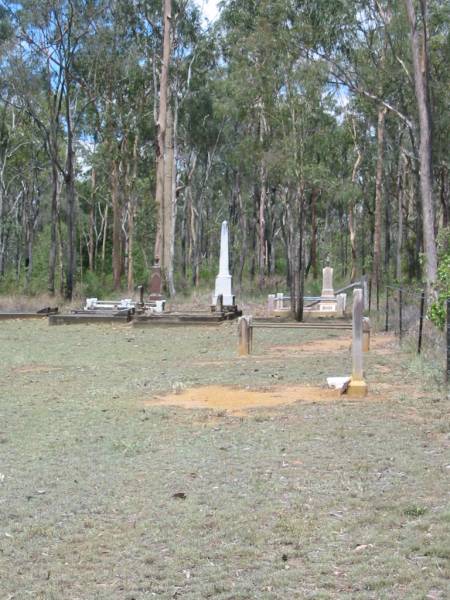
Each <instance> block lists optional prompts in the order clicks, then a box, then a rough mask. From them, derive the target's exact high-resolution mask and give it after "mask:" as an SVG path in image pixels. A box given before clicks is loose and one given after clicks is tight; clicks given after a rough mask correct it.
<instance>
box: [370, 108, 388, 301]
mask: <svg viewBox="0 0 450 600" xmlns="http://www.w3.org/2000/svg"><path fill="white" fill-rule="evenodd" d="M385 121H386V108H385V107H384V106H382V107H380V108H379V110H378V126H377V168H376V176H375V224H374V240H373V265H372V292H373V293H375V292H376V298H377V301H378V298H379V287H380V279H381V228H382V215H383V162H384V132H385ZM378 308H379V306H378V305H377V310H378Z"/></svg>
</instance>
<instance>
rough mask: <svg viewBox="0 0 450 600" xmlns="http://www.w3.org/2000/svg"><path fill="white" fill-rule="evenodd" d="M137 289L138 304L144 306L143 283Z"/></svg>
mask: <svg viewBox="0 0 450 600" xmlns="http://www.w3.org/2000/svg"><path fill="white" fill-rule="evenodd" d="M138 290H139V304H140V305H141V306H144V286H143V285H140V286H138Z"/></svg>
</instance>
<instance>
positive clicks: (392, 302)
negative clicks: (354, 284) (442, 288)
mask: <svg viewBox="0 0 450 600" xmlns="http://www.w3.org/2000/svg"><path fill="white" fill-rule="evenodd" d="M378 306H379V310H378V327H379V328H380V329H384V331H391V332H394V333H395V334H396V335H398V337H399V339H400V342H401V343H402V342H405V343H408V344H409V345H410V346H412V348H413V350H414V351H415V352H416V353H417V354H422V355H423V356H424V358H425V359H426V360H427V361H428V362H429V363H430V364H431V365H432V366H433V368H435V369H436V370H437V371H439V372H442V373H443V375H444V378H445V380H446V382H447V383H448V382H449V381H450V298H448V299H447V306H446V308H447V325H446V327H445V328H444V331H441V330H440V329H438V328H437V327H436V326H435V325H434V324H433V323H432V322H431V321H430V320H429V319H428V318H427V311H428V306H427V298H426V293H425V290H424V289H417V288H411V287H401V286H395V285H387V286H386V288H385V295H384V298H380V299H379V302H378Z"/></svg>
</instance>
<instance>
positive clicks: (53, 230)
mask: <svg viewBox="0 0 450 600" xmlns="http://www.w3.org/2000/svg"><path fill="white" fill-rule="evenodd" d="M58 196H59V174H58V167H57V166H56V164H55V162H54V161H52V201H51V205H50V249H49V254H48V278H47V290H48V293H49V294H50V296H53V295H54V294H55V277H56V258H57V254H58V249H57V244H58V234H57V223H58V203H59V202H58Z"/></svg>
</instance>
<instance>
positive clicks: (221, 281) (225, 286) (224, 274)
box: [212, 221, 234, 306]
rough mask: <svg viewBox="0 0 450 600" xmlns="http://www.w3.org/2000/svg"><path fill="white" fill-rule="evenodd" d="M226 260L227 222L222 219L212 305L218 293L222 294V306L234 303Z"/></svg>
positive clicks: (215, 301)
mask: <svg viewBox="0 0 450 600" xmlns="http://www.w3.org/2000/svg"><path fill="white" fill-rule="evenodd" d="M228 261H229V258H228V223H227V222H226V221H224V222H223V223H222V230H221V235H220V261H219V275H218V276H217V277H216V287H215V290H214V295H213V299H212V303H213V305H215V304H216V303H217V296H219V295H220V294H222V296H223V305H224V306H233V305H234V296H233V292H232V291H231V275H230V269H229V265H228Z"/></svg>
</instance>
